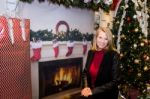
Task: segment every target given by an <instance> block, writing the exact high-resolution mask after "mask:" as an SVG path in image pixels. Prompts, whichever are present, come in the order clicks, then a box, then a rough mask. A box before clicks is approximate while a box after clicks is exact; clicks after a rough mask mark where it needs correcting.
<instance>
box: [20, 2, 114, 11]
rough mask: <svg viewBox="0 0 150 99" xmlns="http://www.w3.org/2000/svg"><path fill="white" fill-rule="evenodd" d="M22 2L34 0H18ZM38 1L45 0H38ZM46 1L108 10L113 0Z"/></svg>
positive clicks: (82, 7) (66, 5) (95, 9)
mask: <svg viewBox="0 0 150 99" xmlns="http://www.w3.org/2000/svg"><path fill="white" fill-rule="evenodd" d="M20 1H22V2H28V3H32V2H33V1H34V0H20ZM38 1H39V2H40V3H41V2H45V1H46V0H38ZM47 1H48V3H53V4H58V5H64V6H65V7H67V8H69V7H77V8H81V9H90V10H94V11H97V10H99V8H101V9H103V10H104V11H106V12H109V10H110V8H111V5H112V3H113V0H47Z"/></svg>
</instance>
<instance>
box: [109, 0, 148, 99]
mask: <svg viewBox="0 0 150 99" xmlns="http://www.w3.org/2000/svg"><path fill="white" fill-rule="evenodd" d="M144 3H145V1H144V0H138V2H137V0H122V2H121V4H120V7H119V9H118V12H117V15H116V17H115V20H114V24H113V30H112V31H113V33H114V37H115V38H116V39H117V40H116V41H115V42H116V46H117V48H118V51H119V52H120V68H121V73H122V82H121V87H120V90H121V91H122V93H123V94H124V95H125V97H126V96H128V98H131V96H130V95H129V89H131V88H134V89H136V90H138V92H137V95H138V97H139V98H144V99H146V96H147V93H148V92H147V84H148V83H149V80H150V44H149V41H148V36H147V35H148V34H147V33H148V32H147V31H146V29H147V28H148V27H143V26H145V24H146V22H147V20H146V19H144V18H145V16H146V14H147V13H146V9H145V8H143V7H145V6H142V5H141V4H143V5H144ZM138 9H142V10H140V11H139V10H138ZM139 13H140V15H139ZM144 22H145V23H144ZM147 30H148V29H147ZM131 99H132V98H131Z"/></svg>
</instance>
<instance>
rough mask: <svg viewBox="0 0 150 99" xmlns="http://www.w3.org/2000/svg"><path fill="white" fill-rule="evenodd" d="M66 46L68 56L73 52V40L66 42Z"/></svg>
mask: <svg viewBox="0 0 150 99" xmlns="http://www.w3.org/2000/svg"><path fill="white" fill-rule="evenodd" d="M67 47H68V52H67V53H66V56H70V55H71V54H72V52H73V48H74V42H71V41H69V42H67Z"/></svg>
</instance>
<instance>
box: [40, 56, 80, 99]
mask: <svg viewBox="0 0 150 99" xmlns="http://www.w3.org/2000/svg"><path fill="white" fill-rule="evenodd" d="M82 65H83V59H82V58H69V59H62V60H53V61H46V62H39V97H40V98H42V97H45V96H49V95H52V94H56V93H60V92H63V91H66V90H69V89H74V88H79V87H80V86H81V70H82Z"/></svg>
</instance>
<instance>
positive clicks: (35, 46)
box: [31, 41, 42, 61]
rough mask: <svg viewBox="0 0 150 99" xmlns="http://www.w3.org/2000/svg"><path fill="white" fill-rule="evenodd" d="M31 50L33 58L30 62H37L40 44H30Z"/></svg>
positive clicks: (39, 42) (39, 56)
mask: <svg viewBox="0 0 150 99" xmlns="http://www.w3.org/2000/svg"><path fill="white" fill-rule="evenodd" d="M31 48H32V50H33V56H32V57H31V61H39V60H40V59H41V49H42V42H41V41H37V42H31Z"/></svg>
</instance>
